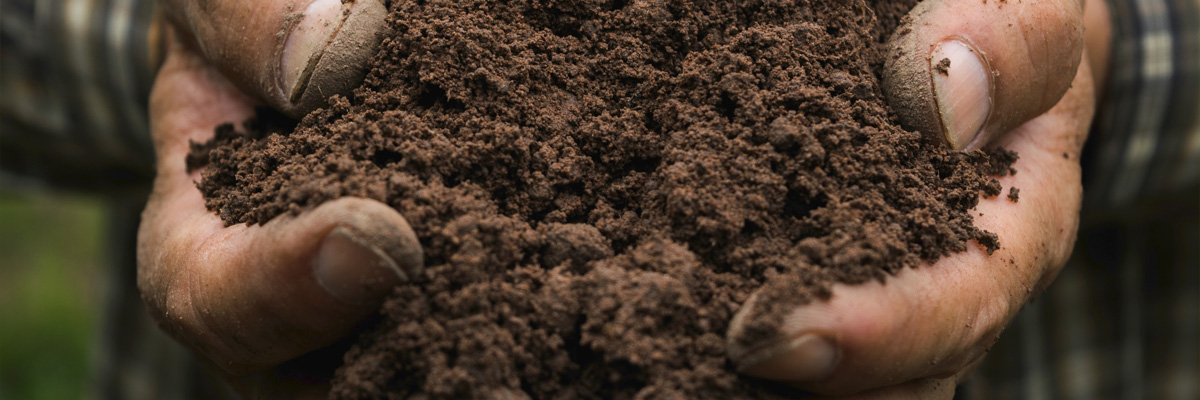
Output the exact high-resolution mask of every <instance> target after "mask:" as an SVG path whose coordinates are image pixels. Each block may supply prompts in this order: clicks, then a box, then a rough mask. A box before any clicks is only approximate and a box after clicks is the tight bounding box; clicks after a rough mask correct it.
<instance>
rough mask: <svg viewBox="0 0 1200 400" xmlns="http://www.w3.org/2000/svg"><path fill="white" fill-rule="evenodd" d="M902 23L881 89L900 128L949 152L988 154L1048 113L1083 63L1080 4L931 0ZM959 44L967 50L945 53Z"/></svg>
mask: <svg viewBox="0 0 1200 400" xmlns="http://www.w3.org/2000/svg"><path fill="white" fill-rule="evenodd" d="M908 16H909V17H908V18H907V19H906V23H905V24H904V25H902V26H901V27H900V28H898V29H897V31H896V33H895V34H894V35H893V37H892V38H891V39H890V45H889V50H888V54H887V59H886V60H885V67H884V73H883V89H884V92H885V94H886V95H887V99H888V102H889V105H891V106H892V108H893V109H894V110H895V111H896V114H897V116H898V117H899V118H900V121H901V123H902V125H903V126H905V127H906V128H908V129H912V130H916V131H919V132H922V133H923V134H925V135H927V136H929V137H931V138H936V139H938V140H940V141H943V142H945V143H947V144H948V145H951V146H953V147H954V148H955V149H960V150H961V149H970V148H978V147H984V146H986V145H988V144H989V142H990V141H992V140H994V139H996V138H998V137H1000V136H1003V135H1006V134H1007V133H1008V132H1009V131H1011V130H1012V129H1013V128H1016V127H1017V126H1020V125H1021V124H1023V123H1025V122H1026V121H1029V120H1031V119H1033V118H1034V117H1036V116H1038V115H1041V114H1042V113H1045V112H1046V111H1047V110H1049V109H1050V108H1051V107H1052V106H1053V105H1054V104H1055V103H1057V102H1058V99H1060V98H1061V97H1062V95H1063V94H1064V93H1065V92H1066V90H1067V89H1068V88H1069V87H1070V82H1071V80H1072V78H1073V76H1074V73H1075V70H1076V69H1077V67H1078V65H1079V63H1080V62H1081V60H1082V57H1081V55H1082V50H1083V41H1082V38H1083V36H1082V34H1083V31H1082V18H1083V9H1082V6H1081V5H1080V2H1079V1H1077V0H1054V1H1039V2H1024V3H1011V2H1009V3H1002V2H983V3H980V2H959V1H954V0H928V1H924V2H921V3H919V4H918V5H917V6H916V7H915V8H914V9H913V10H912V11H911V12H910V13H909V14H908ZM955 42H959V43H965V44H967V46H965V47H966V48H968V49H969V50H970V51H951V50H955V49H956V47H954V46H949V47H948V46H946V44H947V43H955ZM958 50H961V49H958ZM968 53H973V55H974V56H970V55H971V54H968ZM955 54H957V56H956V55H955ZM944 60H951V63H950V65H944V64H942V62H943V61H944ZM960 66H962V67H960ZM946 67H948V68H946ZM963 67H966V68H963ZM978 70H982V72H981V71H978ZM960 71H963V72H967V73H965V74H964V73H958V72H960ZM946 72H949V73H946Z"/></svg>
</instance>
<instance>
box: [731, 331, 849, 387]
mask: <svg viewBox="0 0 1200 400" xmlns="http://www.w3.org/2000/svg"><path fill="white" fill-rule="evenodd" d="M839 361H840V353H839V351H838V349H837V346H836V345H835V344H834V342H833V340H830V339H829V338H826V337H824V336H822V335H819V334H815V333H808V334H803V335H800V336H796V337H794V338H791V339H790V340H786V341H783V342H780V343H776V344H774V345H771V346H768V347H765V348H762V349H759V350H757V351H753V352H751V353H749V354H747V355H746V356H744V357H742V359H741V360H737V361H736V362H737V368H738V372H741V373H743V374H746V375H751V376H756V377H759V378H764V379H771V380H778V381H812V380H817V379H821V378H824V377H826V376H828V375H829V374H830V373H832V372H833V370H834V369H835V368H837V364H838V362H839Z"/></svg>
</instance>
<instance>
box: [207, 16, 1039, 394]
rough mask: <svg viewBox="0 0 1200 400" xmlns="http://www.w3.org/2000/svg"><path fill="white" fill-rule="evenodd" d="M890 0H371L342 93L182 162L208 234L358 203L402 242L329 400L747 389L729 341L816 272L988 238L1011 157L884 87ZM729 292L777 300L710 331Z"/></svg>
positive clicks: (775, 314)
mask: <svg viewBox="0 0 1200 400" xmlns="http://www.w3.org/2000/svg"><path fill="white" fill-rule="evenodd" d="M915 2H916V1H915V0H875V1H873V2H871V1H819V0H796V1H763V0H731V1H690V0H504V1H500V0H454V1H446V0H423V1H404V0H394V1H391V2H390V4H389V6H388V7H389V9H390V12H391V14H390V16H389V24H390V25H391V28H392V33H391V36H390V37H388V38H387V39H385V40H384V42H383V45H382V48H381V50H380V52H379V53H378V55H377V56H376V57H375V58H374V59H373V61H372V64H371V67H370V72H369V74H368V77H367V78H366V80H365V82H364V83H363V84H362V86H361V87H359V88H358V89H356V90H355V92H354V94H353V96H351V97H349V98H345V97H335V98H333V100H332V101H331V105H330V106H329V107H328V108H326V109H322V110H318V111H316V112H314V113H312V114H310V115H308V116H307V117H305V118H304V119H303V120H302V121H301V122H300V123H299V124H298V125H294V126H289V125H288V124H273V123H265V122H263V121H261V120H259V121H256V122H255V123H253V124H250V125H249V126H246V127H244V128H243V129H242V130H241V131H235V130H234V129H233V127H225V128H223V131H222V132H221V134H220V135H218V136H217V138H216V139H215V140H214V141H213V142H211V143H208V144H206V145H197V146H195V149H196V150H197V151H196V152H195V153H194V154H193V157H192V159H190V160H189V165H192V166H194V167H196V166H201V165H206V170H205V171H204V174H203V179H202V181H201V182H200V183H199V186H200V189H201V191H202V192H203V193H204V195H205V199H206V202H207V206H208V208H209V209H210V210H213V211H215V212H216V213H218V214H219V215H220V216H221V218H223V219H224V221H226V222H227V223H228V224H236V223H249V224H260V223H264V222H266V221H268V220H270V219H271V218H274V217H276V216H279V215H281V214H296V213H300V212H303V211H304V210H308V209H312V208H314V207H316V206H318V205H320V204H321V203H323V202H326V201H329V200H332V199H335V198H338V197H342V196H357V197H364V198H370V199H375V200H378V201H381V202H384V203H386V204H389V205H390V206H392V207H394V208H395V209H396V210H398V211H399V212H400V213H401V214H402V215H403V216H404V217H405V218H407V219H408V221H409V222H410V223H411V225H412V226H413V228H414V230H415V231H416V232H417V234H418V236H419V237H420V240H421V243H422V244H423V245H424V249H425V255H426V266H425V273H424V275H423V276H418V277H416V279H415V282H412V283H410V284H405V285H402V286H399V287H397V288H396V289H395V291H394V293H393V294H392V295H391V296H390V298H389V299H388V300H387V301H386V303H385V304H384V305H383V308H382V311H381V316H380V318H378V320H377V321H375V322H373V323H372V324H370V326H367V327H365V328H364V330H363V332H361V334H360V336H359V338H358V341H357V344H356V345H355V346H354V347H353V348H352V349H351V350H350V351H349V352H348V353H347V354H346V355H345V365H344V366H343V367H341V369H339V370H338V372H337V374H336V378H335V380H334V382H333V392H332V396H333V397H334V398H338V399H370V398H392V399H409V398H447V399H460V398H516V399H519V398H535V399H548V398H556V399H567V398H584V399H613V398H616V399H627V398H639V399H652V398H688V399H691V398H719V399H731V398H762V397H770V396H772V394H773V393H776V392H775V391H774V390H775V389H772V388H770V387H769V386H767V385H765V384H763V383H762V382H759V381H754V380H751V379H748V378H745V377H741V376H739V375H738V374H737V373H736V372H735V371H734V368H733V365H734V364H733V363H732V362H731V361H730V360H729V356H728V355H727V354H728V353H727V348H729V346H731V345H740V346H749V345H752V344H754V343H756V341H760V340H764V339H767V338H772V337H775V336H776V335H778V334H779V333H780V332H779V326H780V323H781V321H782V318H783V316H784V313H785V312H786V311H787V309H788V307H790V306H796V305H802V304H807V303H809V302H812V301H819V300H822V299H827V298H829V296H830V291H829V287H830V285H831V284H833V283H836V282H844V283H850V284H855V283H863V282H868V281H883V280H885V279H887V277H888V276H889V275H891V274H894V273H896V272H897V271H899V270H901V269H904V268H914V267H918V266H920V265H922V264H923V263H927V262H933V261H935V260H937V259H938V258H939V257H942V256H943V255H946V254H949V253H953V252H961V251H964V250H966V249H967V248H968V246H971V245H976V244H972V243H978V245H980V246H983V247H985V248H987V249H988V250H994V249H995V248H996V247H997V246H999V241H998V238H996V236H995V235H993V234H991V233H988V232H984V231H982V230H980V229H978V228H976V227H975V226H974V220H973V218H972V216H971V215H970V214H969V213H968V212H969V211H970V210H971V209H972V208H973V207H974V206H975V205H976V204H977V203H978V201H979V199H980V196H981V194H983V195H986V196H996V195H999V194H1000V191H1001V187H1000V185H999V183H998V182H997V181H996V180H995V179H994V178H993V177H991V176H990V175H992V174H1005V173H1008V172H1009V171H1010V170H1011V168H1010V165H1011V164H1012V162H1013V161H1015V160H1016V157H1015V154H1010V153H1006V152H1003V151H998V152H993V153H991V154H990V155H989V154H987V153H984V152H980V151H976V152H971V153H962V152H956V151H951V150H948V149H945V148H943V147H941V146H940V145H939V142H937V141H930V140H926V139H925V138H923V137H922V136H921V135H920V134H917V133H914V132H909V131H906V130H904V129H902V128H901V127H900V126H899V125H898V123H897V120H896V118H895V116H894V115H893V113H891V112H890V111H889V110H888V108H887V107H886V106H885V103H884V101H883V99H882V95H881V92H880V89H879V78H878V76H879V75H878V72H879V69H880V68H881V65H882V61H883V60H882V59H881V58H882V54H883V45H882V43H883V41H884V39H885V38H886V37H887V36H888V35H889V33H890V32H892V30H894V29H895V28H896V26H897V25H898V24H899V21H900V19H901V17H902V16H903V15H904V13H906V12H907V11H908V10H909V9H911V7H912V6H913V5H914V4H915ZM267 120H270V118H267ZM268 122H269V121H268ZM1014 193H1015V192H1014ZM973 241H974V242H973ZM755 293H757V294H758V296H759V298H760V299H763V298H766V299H771V300H772V301H773V304H775V305H776V306H775V307H769V309H764V310H760V311H759V312H755V313H753V315H749V316H748V318H746V321H747V322H746V325H745V326H744V327H742V328H743V329H739V330H738V331H739V332H741V333H740V334H739V335H737V336H738V337H727V332H728V331H729V328H730V327H729V324H730V320H731V318H732V317H733V315H734V314H735V313H736V312H737V311H738V309H739V307H740V306H741V304H743V303H744V302H745V301H746V300H747V298H749V297H750V296H751V295H752V294H755Z"/></svg>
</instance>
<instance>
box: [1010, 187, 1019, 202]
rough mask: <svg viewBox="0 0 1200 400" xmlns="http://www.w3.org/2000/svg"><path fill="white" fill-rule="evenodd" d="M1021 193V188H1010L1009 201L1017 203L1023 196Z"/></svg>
mask: <svg viewBox="0 0 1200 400" xmlns="http://www.w3.org/2000/svg"><path fill="white" fill-rule="evenodd" d="M1020 193H1021V189H1017V188H1016V187H1010V188H1008V201H1011V202H1013V203H1016V202H1017V200H1019V199H1020V198H1021V194H1020Z"/></svg>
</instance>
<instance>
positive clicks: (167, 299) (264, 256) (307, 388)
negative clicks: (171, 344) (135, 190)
mask: <svg viewBox="0 0 1200 400" xmlns="http://www.w3.org/2000/svg"><path fill="white" fill-rule="evenodd" d="M335 1H336V0H335ZM224 3H230V4H234V3H236V4H239V5H240V4H243V3H244V4H246V5H249V4H255V5H256V7H265V6H263V5H262V4H261V3H259V2H241V1H237V0H231V1H226V2H221V1H209V2H204V4H205V5H206V6H207V7H208V8H205V9H208V10H210V11H211V10H221V9H222V8H221V6H222V4H224ZM266 3H282V2H279V1H275V2H266ZM359 3H365V1H364V0H360V1H359ZM196 4H199V3H196ZM338 5H339V7H340V2H338ZM201 8H204V7H201ZM213 15H216V16H219V17H220V19H219V20H225V21H236V20H239V19H238V17H229V16H220V14H219V13H218V14H213ZM278 17H279V18H278V21H279V23H277V24H275V25H274V26H277V27H278V26H282V25H280V24H281V23H282V21H283V19H282V16H278ZM263 19H269V18H265V17H264V18H263ZM241 20H245V18H243V19H241ZM381 22H382V21H381ZM264 24H265V23H264ZM264 29H265V28H264ZM271 32H272V33H273V32H274V30H271ZM192 37H193V38H196V39H197V40H194V41H192V42H193V43H195V42H201V43H205V42H208V41H209V39H204V38H203V37H200V36H192ZM270 37H275V36H274V35H270ZM170 43H171V44H170V45H169V49H168V50H167V57H166V60H165V61H164V64H163V66H162V68H161V70H160V71H159V75H158V78H157V80H156V82H155V86H154V89H153V92H152V93H151V99H150V117H151V118H150V119H151V121H150V125H151V131H152V135H153V140H154V144H155V148H156V152H157V156H158V161H157V170H158V173H157V177H156V180H155V182H154V191H153V193H152V195H151V198H150V201H149V203H148V204H147V206H146V210H145V211H144V212H143V214H142V223H141V228H140V229H139V232H138V286H139V288H140V289H141V291H142V296H143V298H144V299H145V302H146V305H147V308H148V309H149V311H150V314H151V315H152V316H154V317H155V318H156V319H157V320H158V322H159V324H160V325H161V326H162V327H163V328H164V329H165V330H166V331H167V332H168V333H170V334H171V335H172V336H174V337H175V338H176V339H177V340H179V341H180V342H182V343H184V344H185V345H186V346H188V347H189V348H191V349H192V350H193V351H195V352H196V353H198V354H199V355H201V356H203V357H204V358H205V359H207V360H208V361H209V362H210V363H211V364H212V365H213V366H214V367H215V368H216V369H218V370H219V371H221V372H223V373H224V374H225V375H226V376H227V377H228V378H229V379H230V381H231V382H232V383H233V385H234V387H235V388H236V389H237V390H238V391H239V392H241V393H242V394H243V396H244V397H246V398H309V397H312V398H324V397H326V395H327V391H328V387H327V386H326V385H325V382H322V381H321V379H322V378H323V376H321V375H320V373H324V372H328V371H319V372H318V375H305V374H306V373H309V372H313V371H310V370H311V369H316V370H321V369H325V370H332V368H333V367H334V366H335V365H319V364H321V362H323V361H326V360H320V359H317V358H316V357H301V356H304V355H306V354H310V353H311V352H313V351H314V350H317V349H321V348H324V347H326V346H329V345H331V344H333V343H335V342H337V341H338V340H339V339H341V338H343V337H344V336H346V335H347V334H349V333H350V332H352V331H353V329H354V328H355V327H356V325H358V324H359V323H360V322H361V321H362V320H363V319H364V318H367V317H368V316H370V315H371V314H373V313H375V312H376V311H377V310H378V306H379V304H380V303H381V302H382V301H383V298H384V297H385V296H386V295H387V294H388V293H390V292H391V289H392V287H393V286H395V285H396V284H398V283H401V282H404V281H406V280H407V279H408V278H409V277H415V276H416V275H415V274H417V273H419V271H420V269H421V267H422V266H423V253H422V251H421V247H420V243H419V242H418V241H417V238H416V235H415V234H414V233H413V231H412V229H411V228H410V227H409V226H408V224H407V222H406V221H405V219H404V218H403V217H402V216H400V214H399V213H397V212H396V211H395V210H393V209H391V208H390V207H388V206H386V205H384V204H382V203H379V202H376V201H372V200H365V199H356V198H343V199H339V200H335V201H332V202H329V203H326V204H324V205H322V206H320V207H318V208H316V209H314V210H312V211H309V212H306V213H304V214H302V215H300V216H297V217H281V218H276V219H275V220H272V221H270V222H268V223H267V224H265V225H262V226H253V227H250V226H246V225H244V224H240V225H234V226H228V227H226V226H225V225H224V223H223V222H222V221H221V220H220V218H218V217H217V216H216V215H215V214H213V213H211V212H209V211H208V210H206V209H205V205H204V199H203V198H202V196H201V194H200V191H199V190H198V189H197V188H196V186H195V182H196V181H197V180H199V179H200V172H199V171H194V172H190V173H189V171H187V167H186V165H185V156H186V155H187V153H188V151H189V141H196V142H203V141H205V140H207V139H209V138H211V137H212V136H213V132H214V128H215V127H216V126H217V125H218V124H221V123H226V122H233V121H243V120H245V119H247V118H248V117H250V116H251V115H252V114H253V107H254V105H255V104H256V101H255V100H253V99H252V98H251V97H250V96H248V95H247V94H245V93H244V92H243V91H242V90H240V89H239V88H238V87H236V86H235V85H234V84H233V83H232V82H230V80H229V79H227V78H226V76H225V75H224V74H223V73H222V72H221V71H219V70H218V68H217V67H216V66H214V65H213V64H212V63H210V62H209V60H207V59H206V58H205V57H204V56H202V55H200V54H199V53H198V52H197V51H196V50H194V49H193V48H192V47H191V45H190V44H188V43H184V42H183V41H178V40H172V41H171V42H170ZM229 43H233V42H229ZM229 45H230V46H233V45H234V44H229ZM254 46H266V45H264V44H262V43H259V42H254V41H251V43H247V44H245V47H244V51H240V52H239V54H243V55H245V56H246V57H247V60H242V59H239V60H240V61H239V62H241V63H246V64H238V63H234V64H236V65H243V66H244V65H258V67H255V68H266V67H269V66H270V65H271V64H270V63H263V64H253V63H252V62H251V61H253V60H248V59H251V58H255V57H258V55H259V54H260V52H257V51H255V50H256V49H257V48H256V47H254ZM208 48H209V51H210V52H217V53H221V54H231V53H230V51H222V50H220V49H222V47H220V46H216V45H210V46H209V47H208ZM242 48H243V47H232V48H228V49H226V50H230V49H242ZM268 48H270V46H268ZM262 53H263V54H265V53H270V52H269V51H268V52H262ZM234 59H236V57H235V58H234ZM364 60H365V59H364ZM259 61H262V60H259ZM235 70H236V69H235ZM247 71H248V70H247ZM253 75H254V74H248V75H247V76H253ZM335 75H336V74H335ZM313 76H319V74H317V73H314V74H313ZM314 79H316V78H314ZM251 82H257V81H251ZM310 85H311V84H310ZM243 88H246V87H245V86H243ZM271 89H272V86H270V85H267V84H264V85H260V86H251V87H249V88H247V91H256V90H257V91H258V93H259V94H260V95H262V94H263V93H268V92H267V91H268V90H271ZM264 98H266V99H268V100H270V98H269V97H264ZM278 99H279V98H276V100H278ZM301 104H306V103H303V102H301ZM292 107H293V110H298V109H299V108H298V107H300V106H299V105H296V104H293V105H292ZM335 356H340V355H335ZM298 357H301V358H300V359H299V360H297V358H298ZM337 362H340V358H336V359H335V360H333V361H332V362H330V364H335V363H337ZM314 364H316V365H314Z"/></svg>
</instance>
